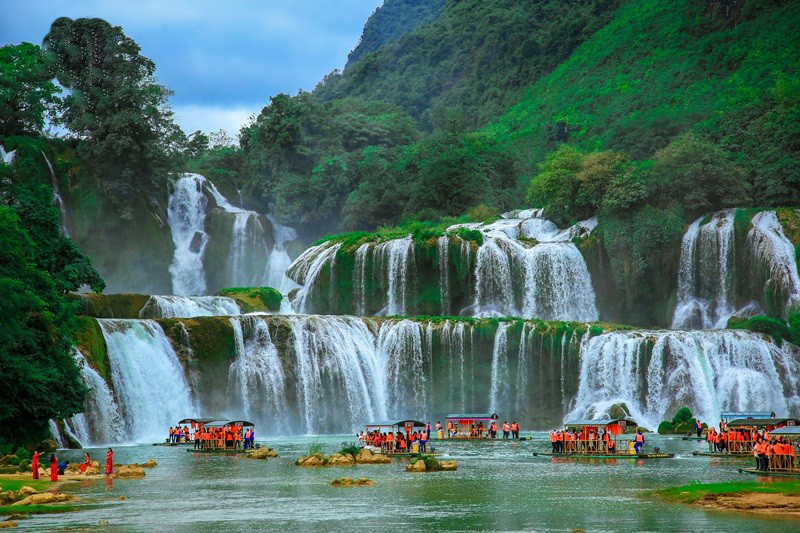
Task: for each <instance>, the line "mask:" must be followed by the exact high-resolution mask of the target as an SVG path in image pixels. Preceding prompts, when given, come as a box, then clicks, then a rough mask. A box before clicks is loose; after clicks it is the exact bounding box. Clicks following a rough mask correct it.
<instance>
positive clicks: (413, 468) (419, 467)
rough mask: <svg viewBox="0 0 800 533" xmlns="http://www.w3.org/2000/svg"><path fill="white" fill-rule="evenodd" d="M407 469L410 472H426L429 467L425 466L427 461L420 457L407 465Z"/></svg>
mask: <svg viewBox="0 0 800 533" xmlns="http://www.w3.org/2000/svg"><path fill="white" fill-rule="evenodd" d="M406 471H408V472H425V471H427V468H426V467H425V461H423V460H422V459H419V460H417V461H414V462H413V463H409V464H407V465H406Z"/></svg>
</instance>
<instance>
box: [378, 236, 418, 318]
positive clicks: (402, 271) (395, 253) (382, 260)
mask: <svg viewBox="0 0 800 533" xmlns="http://www.w3.org/2000/svg"><path fill="white" fill-rule="evenodd" d="M375 258H376V259H375V263H376V264H377V265H378V266H379V268H381V270H382V272H381V276H380V279H381V280H382V282H383V288H384V290H385V291H386V307H385V308H384V309H383V310H381V312H380V313H378V314H380V315H387V316H392V315H404V314H406V302H407V298H408V296H409V293H410V286H409V285H410V279H409V277H410V275H411V270H412V269H413V264H412V263H413V261H414V244H413V242H412V240H411V238H410V237H407V238H404V239H392V240H390V241H387V242H383V243H381V244H379V245H377V246H376V247H375Z"/></svg>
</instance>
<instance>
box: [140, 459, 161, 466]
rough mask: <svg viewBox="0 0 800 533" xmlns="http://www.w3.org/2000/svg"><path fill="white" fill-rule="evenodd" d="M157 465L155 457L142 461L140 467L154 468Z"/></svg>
mask: <svg viewBox="0 0 800 533" xmlns="http://www.w3.org/2000/svg"><path fill="white" fill-rule="evenodd" d="M156 466H158V463H157V462H156V460H155V459H148V460H147V461H145V462H144V463H142V468H154V467H156Z"/></svg>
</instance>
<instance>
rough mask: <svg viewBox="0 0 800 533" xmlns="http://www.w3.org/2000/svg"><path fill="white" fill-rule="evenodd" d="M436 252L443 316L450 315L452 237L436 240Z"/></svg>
mask: <svg viewBox="0 0 800 533" xmlns="http://www.w3.org/2000/svg"><path fill="white" fill-rule="evenodd" d="M436 251H437V255H438V257H439V294H440V298H441V308H440V309H441V314H442V315H445V316H447V315H449V314H450V263H449V259H450V256H449V251H450V237H447V236H446V235H445V236H443V237H439V238H438V239H437V240H436Z"/></svg>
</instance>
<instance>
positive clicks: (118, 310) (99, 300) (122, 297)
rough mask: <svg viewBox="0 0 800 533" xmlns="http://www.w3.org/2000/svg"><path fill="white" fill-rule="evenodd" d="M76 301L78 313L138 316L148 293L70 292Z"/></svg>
mask: <svg viewBox="0 0 800 533" xmlns="http://www.w3.org/2000/svg"><path fill="white" fill-rule="evenodd" d="M67 297H68V298H69V299H70V300H73V301H76V302H78V314H79V315H84V316H91V317H95V318H139V312H140V311H141V310H142V308H143V307H144V306H145V304H146V303H147V301H148V300H149V299H150V295H148V294H94V293H72V294H69V295H67Z"/></svg>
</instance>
